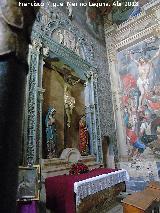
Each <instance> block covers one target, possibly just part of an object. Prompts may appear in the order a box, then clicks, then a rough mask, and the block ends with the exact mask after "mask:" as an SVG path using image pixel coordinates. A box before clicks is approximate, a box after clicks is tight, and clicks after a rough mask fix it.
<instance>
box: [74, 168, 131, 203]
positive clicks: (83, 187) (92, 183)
mask: <svg viewBox="0 0 160 213" xmlns="http://www.w3.org/2000/svg"><path fill="white" fill-rule="evenodd" d="M127 180H129V175H128V172H127V171H126V170H124V169H121V170H118V171H115V172H111V173H108V174H102V175H98V176H96V177H92V178H88V179H85V180H82V181H78V182H75V183H74V192H75V193H76V206H78V205H79V204H80V202H81V200H82V199H83V198H85V197H87V196H88V195H93V194H95V193H96V192H99V191H101V190H104V189H107V188H109V187H111V186H114V185H116V184H118V183H121V182H124V181H127Z"/></svg>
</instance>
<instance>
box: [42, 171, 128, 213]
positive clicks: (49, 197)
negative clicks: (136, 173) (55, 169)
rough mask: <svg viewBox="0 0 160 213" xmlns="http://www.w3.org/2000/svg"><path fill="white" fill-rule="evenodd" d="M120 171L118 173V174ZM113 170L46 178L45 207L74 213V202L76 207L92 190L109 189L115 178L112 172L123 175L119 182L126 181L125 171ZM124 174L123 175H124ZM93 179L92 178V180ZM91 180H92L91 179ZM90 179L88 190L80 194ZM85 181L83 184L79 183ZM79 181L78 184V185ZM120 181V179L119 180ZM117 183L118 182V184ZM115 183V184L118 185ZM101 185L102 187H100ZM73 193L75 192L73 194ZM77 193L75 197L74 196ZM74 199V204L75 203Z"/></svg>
mask: <svg viewBox="0 0 160 213" xmlns="http://www.w3.org/2000/svg"><path fill="white" fill-rule="evenodd" d="M118 171H120V172H118ZM118 171H117V170H115V169H106V168H99V169H94V170H91V171H90V172H89V173H86V174H80V175H61V176H55V177H48V178H46V180H45V188H46V207H47V208H48V209H50V210H54V212H57V213H60V212H61V213H75V212H76V202H77V205H78V204H79V203H80V200H81V198H82V197H86V196H87V194H89V193H93V191H94V190H96V191H98V190H103V188H104V186H106V187H111V185H112V184H113V183H115V180H116V177H117V176H115V175H114V174H113V173H112V172H116V173H115V174H117V175H119V178H120V176H121V174H122V173H123V175H122V176H123V177H124V178H122V177H121V181H122V182H123V181H125V180H127V179H128V176H127V172H126V171H125V170H118ZM109 173H112V175H109V176H108V179H107V178H106V177H107V176H106V174H109ZM124 174H125V175H124ZM93 177H94V178H93ZM95 177H97V178H98V179H99V180H100V183H102V182H103V183H104V184H98V182H97V186H96V187H95V189H94V190H93V187H94V184H95V182H96V179H97V178H95ZM91 178H93V179H91ZM88 179H91V180H92V181H91V184H90V187H89V188H90V190H88V189H89V188H88V189H87V188H86V189H85V193H81V192H82V190H81V189H82V186H83V187H84V186H86V185H87V186H89V184H84V183H86V180H87V181H88ZM83 180H85V181H84V182H81V181H83ZM79 181H80V183H79ZM119 181H120V179H119ZM119 181H118V182H119ZM118 182H117V183H118ZM102 185H103V186H102ZM74 191H75V192H74ZM76 193H77V195H78V196H77V195H76ZM75 198H76V202H75Z"/></svg>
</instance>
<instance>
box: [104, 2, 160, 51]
mask: <svg viewBox="0 0 160 213" xmlns="http://www.w3.org/2000/svg"><path fill="white" fill-rule="evenodd" d="M157 3H160V1H159V0H157V1H155V2H153V1H152V2H151V3H148V4H147V5H145V6H144V9H145V8H147V10H143V12H142V13H140V14H139V15H138V16H136V17H133V18H131V19H129V20H128V21H126V22H124V23H122V24H121V25H119V26H117V25H115V24H114V25H112V26H110V27H109V29H108V23H107V22H106V23H105V35H106V43H107V45H108V49H112V47H111V46H113V45H115V46H116V49H120V48H122V47H124V46H127V45H128V44H130V43H134V42H135V41H136V40H137V38H139V39H143V38H144V37H145V36H148V35H149V34H150V33H151V32H153V30H155V31H156V32H157V34H158V30H159V25H158V23H159V22H160V19H159V17H158V13H159V12H158V11H159V8H160V5H156V4H157ZM154 5H156V7H153V6H154Z"/></svg>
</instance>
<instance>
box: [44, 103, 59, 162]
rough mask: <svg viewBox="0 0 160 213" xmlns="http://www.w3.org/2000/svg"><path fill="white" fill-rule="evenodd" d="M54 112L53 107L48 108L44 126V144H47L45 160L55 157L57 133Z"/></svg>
mask: <svg viewBox="0 0 160 213" xmlns="http://www.w3.org/2000/svg"><path fill="white" fill-rule="evenodd" d="M55 114H56V110H55V109H54V108H53V107H49V109H48V112H47V115H46V119H45V125H46V144H47V158H49V159H50V158H55V157H56V142H57V131H56V120H55Z"/></svg>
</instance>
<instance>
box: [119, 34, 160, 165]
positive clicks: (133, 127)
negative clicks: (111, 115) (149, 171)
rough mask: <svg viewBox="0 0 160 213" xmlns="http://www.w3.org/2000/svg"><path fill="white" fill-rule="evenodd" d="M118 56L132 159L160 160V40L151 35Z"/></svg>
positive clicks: (129, 150) (123, 107) (126, 129)
mask: <svg viewBox="0 0 160 213" xmlns="http://www.w3.org/2000/svg"><path fill="white" fill-rule="evenodd" d="M117 59H118V73H119V79H120V80H119V87H120V88H121V103H122V117H123V124H124V128H125V132H126V143H127V147H128V157H129V161H134V160H138V161H141V160H144V159H146V160H151V161H152V160H153V159H154V160H155V159H159V160H160V41H159V39H158V38H156V37H151V38H148V39H146V40H144V41H142V42H140V43H138V44H136V45H134V46H131V47H129V48H127V49H125V50H122V51H121V52H119V53H118V54H117Z"/></svg>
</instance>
